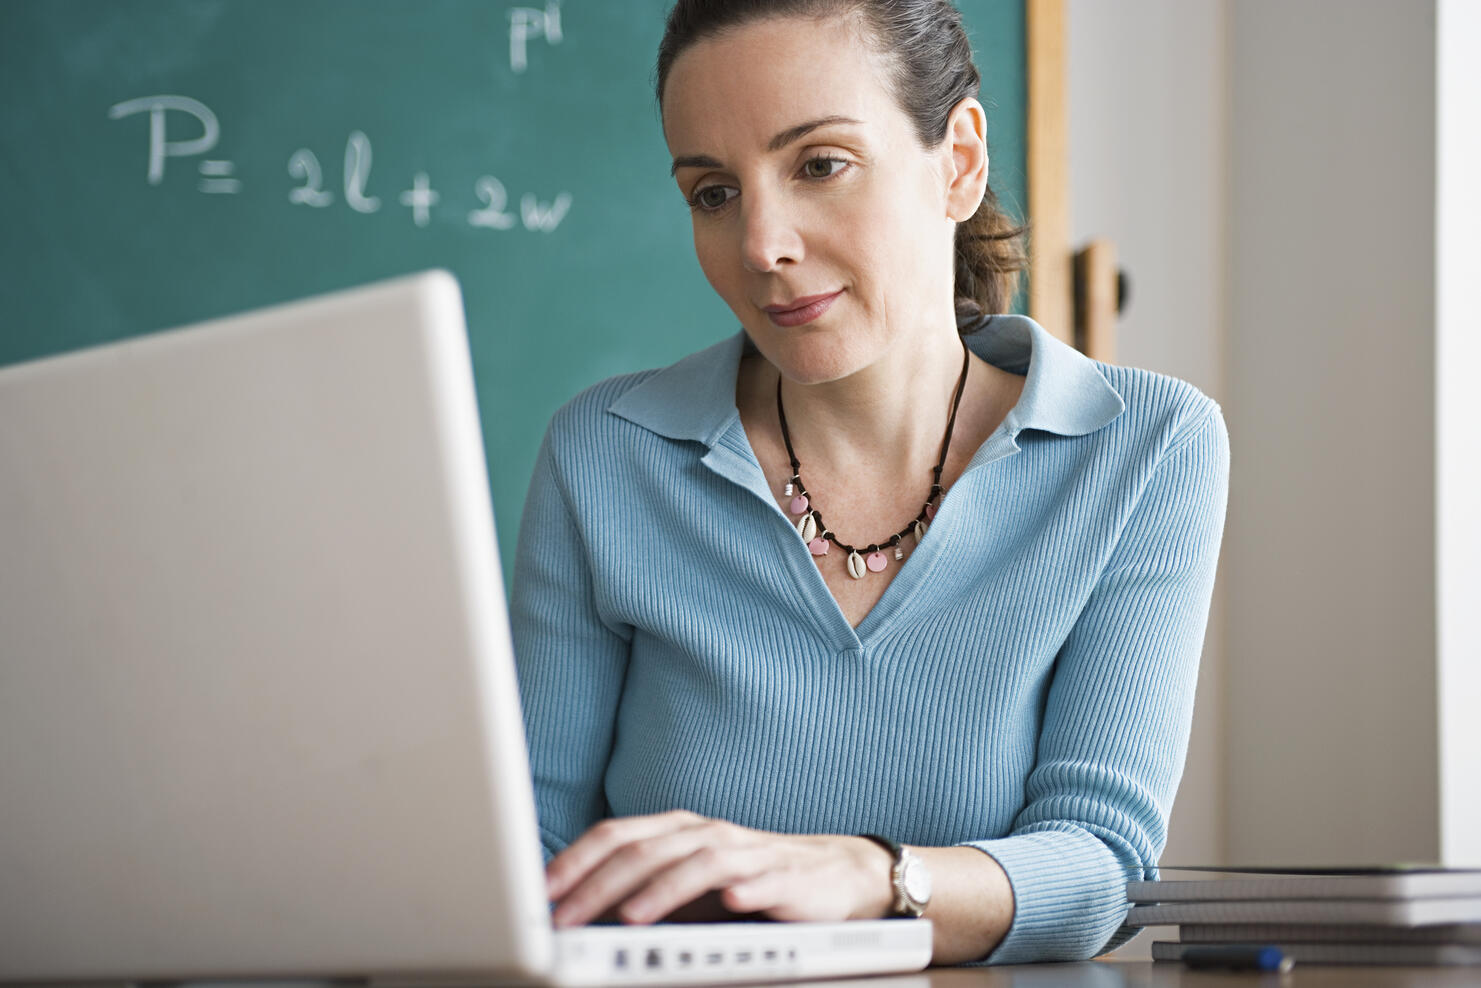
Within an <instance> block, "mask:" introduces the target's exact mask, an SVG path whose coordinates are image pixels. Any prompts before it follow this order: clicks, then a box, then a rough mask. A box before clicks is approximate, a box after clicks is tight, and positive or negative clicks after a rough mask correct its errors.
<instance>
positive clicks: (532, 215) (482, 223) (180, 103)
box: [108, 3, 572, 233]
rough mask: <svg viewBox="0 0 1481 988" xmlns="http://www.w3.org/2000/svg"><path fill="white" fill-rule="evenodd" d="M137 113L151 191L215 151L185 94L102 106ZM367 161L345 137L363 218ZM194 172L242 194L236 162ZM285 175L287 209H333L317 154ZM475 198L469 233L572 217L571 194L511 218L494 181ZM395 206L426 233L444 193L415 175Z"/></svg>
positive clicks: (299, 154)
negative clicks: (191, 127)
mask: <svg viewBox="0 0 1481 988" xmlns="http://www.w3.org/2000/svg"><path fill="white" fill-rule="evenodd" d="M519 9H522V10H528V9H529V8H519ZM542 16H550V17H553V18H555V22H554V28H553V30H552V28H551V26H550V25H549V24H547V25H546V26H545V27H544V28H543V30H544V32H545V36H546V38H547V40H549V39H551V38H552V37H553V38H554V39H555V40H559V38H560V22H559V18H560V11H559V6H558V5H557V4H554V3H552V4H550V5H548V7H547V12H546V13H545V14H542ZM171 112H174V113H176V114H179V113H184V114H188V115H189V116H191V117H193V118H194V119H195V120H196V122H197V123H199V125H200V128H201V133H200V135H199V136H197V137H191V138H189V139H188V140H180V139H178V135H174V134H172V133H171V126H170V120H171V118H170V114H171ZM137 113H148V114H149V154H148V167H147V169H146V171H145V178H146V180H147V181H148V182H149V184H150V185H159V184H160V183H162V182H163V181H164V177H165V166H166V163H167V162H168V160H169V159H170V158H186V157H191V156H195V155H203V154H206V153H207V152H209V151H211V150H213V149H215V147H216V145H217V144H218V143H219V142H220V140H221V122H220V121H219V120H218V119H217V118H216V114H215V113H213V112H212V111H211V108H210V107H208V106H206V105H205V104H204V103H202V102H200V101H199V100H195V99H192V98H190V97H189V96H176V95H161V96H142V97H139V98H138V99H131V100H125V101H123V102H121V103H115V104H114V105H113V106H111V107H109V108H108V117H109V119H111V120H122V119H124V118H125V117H130V116H133V115H134V114H137ZM172 138H173V139H172ZM373 161H374V156H373V152H372V149H371V144H370V138H369V137H368V136H366V134H365V133H364V132H363V131H359V130H355V131H351V132H350V134H349V137H348V138H347V139H346V140H345V153H344V184H343V188H342V196H343V200H344V203H345V205H346V206H348V207H349V208H350V209H352V210H354V211H355V212H357V213H361V214H365V215H369V214H372V213H376V212H379V211H380V208H381V199H380V197H379V196H376V195H371V194H370V191H369V190H370V178H371V165H372V163H373ZM196 167H197V169H198V171H199V173H200V176H201V178H200V182H199V184H198V185H197V186H196V188H197V189H198V190H199V191H200V192H203V193H206V194H208V195H234V194H236V193H239V192H241V191H242V180H241V179H240V178H238V177H237V176H236V167H237V166H236V162H235V161H231V160H228V159H221V158H212V159H208V160H207V159H203V160H201V161H198V162H197V163H196ZM288 177H289V178H291V179H293V180H294V181H296V182H297V183H299V184H297V185H294V186H292V187H290V188H289V189H288V202H289V204H291V205H294V206H307V207H309V208H311V209H324V208H327V207H328V206H330V205H332V204H333V203H334V201H335V196H334V193H333V192H331V191H330V190H328V189H326V188H325V187H324V169H323V167H322V166H321V165H320V164H319V156H318V155H316V154H315V153H314V152H313V150H312V149H310V148H299V149H298V150H296V151H294V152H293V154H292V155H291V156H289V158H288ZM473 194H474V196H475V197H476V198H477V199H478V201H479V202H481V203H483V205H482V207H481V208H479V209H474V210H472V211H470V212H468V213H467V214H466V222H467V223H468V225H469V226H471V227H475V228H479V229H486V230H511V229H513V228H514V227H515V226H516V225H520V226H523V227H524V229H525V230H527V231H529V232H531V233H553V232H554V231H555V228H556V227H558V226H559V225H560V223H561V221H562V220H564V219H565V218H566V215H567V213H569V212H570V209H571V202H572V198H571V194H570V193H569V192H560V193H557V194H556V196H555V198H554V199H552V200H550V201H549V202H545V201H542V200H541V199H539V198H538V197H537V196H536V195H535V194H534V193H531V192H527V193H525V194H524V195H522V196H521V197H520V200H519V214H518V215H517V216H516V215H514V214H513V213H511V212H509V211H508V207H509V192H508V190H507V189H506V188H505V187H504V183H503V182H501V181H499V180H498V179H497V178H495V177H494V176H492V175H482V176H479V178H478V179H477V180H476V181H475V182H474V183H473ZM397 201H398V202H400V203H401V205H403V206H406V207H407V208H408V209H410V210H411V220H412V222H413V223H414V224H415V225H416V226H417V227H426V226H428V225H429V224H430V223H431V222H432V210H433V207H435V206H437V205H438V203H440V202H441V201H442V194H441V193H440V192H438V191H437V190H436V189H435V188H433V185H432V178H431V175H430V174H429V173H428V172H425V171H419V172H417V173H415V174H414V175H413V176H412V184H411V188H409V189H406V190H405V191H403V192H401V193H400V195H399V197H398V199H397Z"/></svg>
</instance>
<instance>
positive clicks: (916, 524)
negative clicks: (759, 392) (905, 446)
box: [776, 343, 971, 580]
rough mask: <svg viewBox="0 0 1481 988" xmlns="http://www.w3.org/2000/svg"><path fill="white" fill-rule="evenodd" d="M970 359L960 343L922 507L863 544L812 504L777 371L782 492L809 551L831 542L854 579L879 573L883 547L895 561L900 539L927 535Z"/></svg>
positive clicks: (823, 550) (820, 552)
mask: <svg viewBox="0 0 1481 988" xmlns="http://www.w3.org/2000/svg"><path fill="white" fill-rule="evenodd" d="M970 362H971V354H970V352H969V351H968V350H967V344H966V343H963V344H962V374H961V377H959V378H957V382H956V394H954V395H953V396H952V399H951V414H950V415H948V416H947V419H946V435H945V436H943V437H942V438H941V459H940V460H939V461H937V463H936V468H935V469H934V470H932V471H931V493H930V495H929V496H927V498H926V504H925V507H923V508H921V510H920V514H918V515H916V516H915V518H913V519H912V520H911V522H910V524H908V525H906V526H905V527H904V528H902V529H900V531H898V532H896V533H895V534H894V535H891V536H890V537H889V538H887V539H885V540H884V541H883V542H875V543H872V544H870V545H867V546H863V547H862V548H858V547H855V546H851V545H847V544H845V543H843V542H840V541H839V540H838V536H836V535H834V534H833V533H832V532H830V531H829V530H828V526H827V525H826V524H825V523H824V522H823V515H822V513H821V512H819V511H818V509H817V508H816V507H814V506H813V504H812V499H811V498H810V497H809V496H808V493H807V487H806V486H805V485H804V484H803V483H802V464H800V463H798V462H797V454H796V453H795V452H793V450H792V435H791V433H790V432H788V430H787V413H786V410H785V409H783V408H782V378H781V375H777V381H776V413H777V418H778V419H779V420H780V421H781V423H782V441H783V442H784V443H786V444H787V456H788V458H789V459H791V461H792V479H791V480H789V481H788V482H787V484H786V486H785V487H783V488H782V493H783V494H784V495H785V496H787V497H790V498H791V499H792V504H791V508H792V514H794V515H798V516H800V517H799V518H798V521H797V523H796V524H797V534H799V535H801V536H802V541H804V542H806V543H807V548H808V551H809V552H811V553H812V554H813V555H814V556H826V555H827V554H828V543H830V542H831V543H833V544H834V545H836V546H838V548H840V549H842V550H843V551H844V552H846V553H848V575H849V576H851V577H853V578H854V579H856V580H862V579H863V578H864V574H865V573H866V572H868V573H878V572H880V571H882V570H883V569H884V568H885V566H887V565H888V559H887V557H886V556H885V553H884V550H886V549H891V548H893V549H894V550H895V559H896V560H897V561H898V560H900V559H904V558H905V550H904V549H903V548H901V546H900V540H901V539H903V538H904V537H905V536H907V535H912V536H914V537H915V544H916V545H920V540H921V539H923V538H925V537H926V529H927V528H928V527H929V526H930V523H931V520H932V519H933V518H935V517H936V502H937V500H939V499H940V498H941V496H942V495H943V494H945V493H946V492H945V490H944V489H943V488H942V486H941V470H942V469H943V468H944V467H945V466H946V453H947V451H948V450H949V449H951V430H952V427H953V426H955V425H956V410H957V407H958V406H959V405H961V403H962V391H963V390H965V387H966V384H967V367H968V365H969V364H970Z"/></svg>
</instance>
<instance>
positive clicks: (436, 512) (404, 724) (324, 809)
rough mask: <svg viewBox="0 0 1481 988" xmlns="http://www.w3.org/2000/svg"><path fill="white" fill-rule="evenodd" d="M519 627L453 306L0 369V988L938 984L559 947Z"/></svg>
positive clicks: (668, 934) (796, 927) (411, 280)
mask: <svg viewBox="0 0 1481 988" xmlns="http://www.w3.org/2000/svg"><path fill="white" fill-rule="evenodd" d="M504 599H505V598H504V589H503V586H502V582H501V578H500V572H499V563H498V556H497V552H496V548H495V538H494V523H493V515H492V510H491V506H490V503H489V495H488V481H487V475H486V472H485V464H484V457H483V446H482V441H481V437H480V432H479V418H478V409H477V404H476V400H475V395H474V389H473V378H472V373H471V369H470V363H469V358H468V348H467V338H466V335H465V330H464V325H463V310H462V301H461V296H460V294H459V291H458V286H457V283H456V281H454V279H453V278H452V276H451V275H449V274H447V273H445V272H429V273H425V274H419V275H413V276H409V277H406V278H401V279H397V280H393V281H388V282H383V283H379V284H376V285H370V286H367V287H365V288H361V289H356V290H352V291H346V292H340V293H336V294H333V295H326V296H323V297H320V298H316V299H310V300H307V301H304V302H298V303H293V304H289V305H283V306H277V307H273V308H269V309H263V310H260V311H257V312H252V313H247V314H245V315H241V316H236V317H232V318H228V319H221V320H217V321H213V322H209V323H204V324H201V325H198V326H192V327H187V328H185V329H179V330H174V331H170V332H165V333H160V334H156V335H153V336H148V337H143V338H139V339H135V340H130V341H127V342H122V343H116V344H110V345H107V346H102V347H97V348H94V349H90V350H86V351H81V352H77V353H73V354H67V355H63V356H59V357H54V358H49V359H45V360H39V361H34V362H31V363H27V364H20V365H15V366H12V367H8V368H0V981H25V982H37V981H45V980H71V981H76V980H90V979H98V980H111V981H115V982H117V981H155V980H158V981H175V980H196V979H222V978H246V977H250V978H258V979H261V978H299V979H301V978H311V979H340V978H345V979H366V980H368V981H372V982H376V983H384V984H427V983H447V984H455V983H470V982H487V981H490V980H519V981H534V982H549V983H560V984H597V983H606V984H618V983H658V982H685V983H689V982H701V981H752V980H783V979H786V980H795V979H799V978H811V977H820V976H836V975H848V974H860V973H865V972H889V971H907V970H915V969H919V968H921V967H924V966H925V964H926V963H927V962H928V960H929V957H930V950H931V931H930V925H929V923H927V922H923V921H915V922H910V921H880V922H870V923H844V924H784V923H776V924H771V923H767V924H754V923H753V924H725V925H695V926H679V925H674V926H658V927H646V928H644V927H589V928H586V929H580V930H570V931H559V932H557V931H554V930H553V929H552V928H551V925H550V920H549V910H548V905H547V903H546V900H545V894H544V874H543V869H542V862H541V853H540V847H539V843H538V837H537V830H536V824H535V809H534V800H533V795H532V790H531V785H530V777H529V764H528V761H527V757H526V752H525V739H524V731H523V727H522V724H521V719H520V710H519V701H518V697H517V694H516V689H515V680H514V673H513V667H512V655H511V647H510V640H509V630H508V622H507V617H506V614H505V607H504Z"/></svg>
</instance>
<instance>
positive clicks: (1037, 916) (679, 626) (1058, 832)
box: [511, 316, 1229, 963]
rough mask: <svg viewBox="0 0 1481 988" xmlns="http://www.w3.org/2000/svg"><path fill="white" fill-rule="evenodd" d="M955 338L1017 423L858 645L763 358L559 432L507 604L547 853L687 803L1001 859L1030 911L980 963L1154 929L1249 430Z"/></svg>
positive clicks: (666, 378) (990, 335)
mask: <svg viewBox="0 0 1481 988" xmlns="http://www.w3.org/2000/svg"><path fill="white" fill-rule="evenodd" d="M965 339H966V342H967V344H968V346H969V347H970V348H971V350H972V351H973V352H974V353H976V354H977V355H978V356H980V357H982V358H983V359H984V360H986V361H988V362H989V363H991V364H994V365H995V366H997V367H1000V368H1003V369H1004V370H1007V371H1010V372H1012V373H1015V374H1020V375H1024V376H1025V382H1024V387H1023V391H1022V394H1021V397H1020V398H1019V401H1018V403H1017V405H1016V406H1015V407H1014V408H1013V409H1012V410H1011V411H1010V412H1009V413H1008V415H1007V417H1006V418H1005V419H1004V421H1003V422H1002V424H1001V425H1000V426H999V427H998V428H997V429H996V431H994V432H993V433H992V434H991V435H990V436H989V437H988V439H987V440H986V441H985V442H984V443H983V444H982V446H981V447H980V448H978V449H977V451H976V453H975V455H974V456H973V457H972V458H971V460H970V462H969V464H968V466H967V468H966V470H965V472H964V473H963V474H962V475H961V477H960V478H958V480H957V481H956V483H955V484H953V485H952V487H951V488H950V489H949V490H948V491H947V492H946V495H945V497H944V499H943V500H942V501H941V502H940V506H939V509H938V511H937V512H936V515H935V518H934V521H933V522H932V523H931V525H930V528H929V531H928V532H927V534H926V537H925V539H924V540H923V541H922V542H921V543H920V545H919V546H918V547H916V548H915V549H914V550H913V551H912V552H911V553H910V554H909V555H908V556H907V558H906V559H905V561H904V562H903V563H897V562H895V561H894V559H893V556H891V557H890V559H889V563H888V565H890V566H897V565H898V566H901V567H902V568H901V570H900V572H899V573H898V574H897V575H895V578H894V581H893V582H892V583H891V584H890V585H889V586H888V587H887V588H886V590H885V592H884V596H883V597H882V598H880V600H879V602H878V603H877V604H876V605H875V606H874V608H873V610H871V611H870V612H869V613H868V615H867V616H866V617H865V618H864V620H863V621H862V622H861V623H860V624H859V625H858V627H857V628H855V627H853V626H851V625H850V623H849V622H848V620H847V619H846V618H845V617H844V615H843V612H842V611H841V610H840V608H839V607H838V605H837V602H836V601H835V600H834V599H833V597H832V595H831V594H830V592H829V591H828V588H827V586H826V584H825V583H824V581H823V578H822V575H821V574H820V573H819V572H818V569H817V565H816V564H815V562H814V560H813V557H812V556H811V554H810V553H809V551H808V547H807V546H806V545H805V544H804V543H803V542H802V540H801V538H800V537H799V536H798V533H797V530H796V528H794V525H793V519H791V518H789V517H787V516H786V515H785V514H784V513H783V511H782V510H781V508H780V507H778V504H777V500H776V493H777V492H776V491H775V490H773V488H776V487H779V486H780V484H781V483H783V482H785V480H786V478H777V477H767V476H764V475H763V474H762V471H761V468H760V465H759V464H758V462H757V460H756V457H755V455H754V453H753V452H752V449H751V446H750V444H749V442H748V441H747V438H746V434H745V431H744V429H743V428H742V425H741V420H740V415H739V412H738V410H737V408H736V403H735V385H736V374H737V371H738V368H739V363H740V360H741V357H742V355H743V352H744V351H745V350H746V348H747V347H749V345H750V344H749V341H748V340H747V339H746V338H745V336H744V334H737V335H736V336H733V337H731V338H729V339H726V340H724V341H722V342H720V343H718V344H716V345H715V346H712V347H710V348H709V349H706V350H703V351H701V352H699V353H696V354H694V355H692V356H690V357H688V358H685V359H684V360H681V361H680V362H678V363H676V364H674V365H672V366H670V367H668V368H665V369H662V370H657V371H646V372H642V373H637V374H629V375H624V376H621V377H615V378H612V379H610V380H607V381H604V382H602V383H600V384H598V385H596V386H594V387H592V388H590V389H588V390H586V391H584V392H582V393H581V394H580V395H578V396H577V397H576V398H574V399H573V400H572V401H571V402H569V403H568V404H567V405H565V406H564V407H563V408H561V409H560V411H558V412H557V413H556V414H555V416H554V418H553V419H552V421H551V423H550V427H549V430H548V432H547V434H546V436H545V439H544V442H543V444H542V446H541V449H540V453H539V456H538V458H537V462H536V466H535V470H534V476H533V479H532V481H531V484H530V491H529V496H528V498H527V500H526V503H525V510H524V516H523V519H522V524H521V527H520V532H519V544H518V550H517V553H516V562H515V570H514V575H513V581H512V582H513V587H512V596H511V616H512V623H513V632H514V643H515V653H516V659H517V665H518V672H519V684H520V691H521V698H522V701H523V704H524V711H525V720H526V731H527V736H528V740H529V746H530V760H531V769H532V772H533V775H534V783H535V793H536V803H537V808H538V812H539V819H540V832H541V839H542V842H543V844H544V849H545V854H546V856H547V858H548V857H550V856H551V855H553V854H554V853H556V852H558V851H559V850H560V849H561V848H563V847H564V846H566V845H567V844H568V843H570V842H571V841H572V840H574V839H575V838H576V837H578V836H579V835H580V834H581V833H582V832H583V831H585V830H586V828H587V827H589V826H591V825H592V824H593V823H596V822H597V821H598V820H600V819H602V818H604V817H608V816H627V815H633V814H646V813H658V812H662V811H665V810H670V809H675V808H684V809H688V810H692V811H694V812H696V813H700V814H703V815H706V816H710V817H717V818H723V819H726V820H730V821H733V822H735V823H739V824H742V825H744V826H748V827H755V828H760V829H764V830H770V831H776V832H783V833H808V834H859V833H877V834H884V835H887V836H889V837H892V838H894V839H896V840H898V841H900V842H902V843H905V844H913V845H917V846H951V845H970V846H972V847H975V848H977V849H979V850H981V851H982V852H984V853H986V854H989V855H991V856H992V857H993V858H994V859H996V861H997V862H998V863H999V864H1000V865H1001V866H1002V868H1003V870H1004V871H1005V872H1006V873H1007V876H1008V879H1009V881H1010V882H1011V884H1012V888H1013V896H1014V916H1013V923H1012V926H1011V928H1010V930H1009V931H1008V933H1007V935H1006V936H1005V937H1004V939H1003V940H1002V941H1001V943H1000V944H999V945H998V947H997V948H996V949H995V950H994V951H993V953H992V954H991V955H990V956H989V957H988V958H986V959H985V960H987V961H988V962H993V963H1008V962H1022V961H1034V960H1055V959H1080V958H1085V957H1089V956H1092V955H1094V954H1096V953H1099V952H1102V951H1104V950H1106V949H1109V948H1111V947H1114V946H1116V945H1118V944H1119V943H1121V942H1124V940H1125V939H1127V938H1129V936H1130V935H1131V934H1132V933H1133V932H1134V930H1130V929H1128V928H1124V927H1123V926H1122V923H1123V920H1124V919H1125V916H1126V910H1127V904H1126V898H1125V883H1126V882H1127V881H1128V880H1134V879H1141V878H1143V877H1144V876H1146V877H1150V876H1148V874H1147V873H1148V870H1149V869H1151V868H1152V867H1154V866H1155V864H1156V861H1157V856H1158V854H1159V853H1160V852H1161V850H1162V847H1163V845H1164V843H1165V840H1166V828H1167V819H1168V814H1169V812H1170V810H1171V807H1172V801H1173V796H1174V793H1175V792H1176V790H1177V785H1178V779H1179V777H1180V776H1181V774H1182V769H1183V761H1184V756H1185V753H1186V750H1187V740H1188V733H1189V723H1190V720H1191V717H1192V711H1193V692H1194V685H1195V681H1196V679H1197V671H1198V661H1199V655H1200V652H1201V649H1202V644H1203V636H1204V629H1205V625H1206V623H1207V618H1208V607H1209V600H1210V597H1211V594H1212V590H1213V582H1214V569H1215V564H1216V562H1217V557H1218V551H1219V542H1220V537H1221V534H1222V530H1223V521H1224V510H1225V502H1226V496H1227V489H1228V468H1229V447H1228V435H1227V433H1226V431H1225V427H1224V422H1223V418H1222V416H1221V414H1220V410H1219V407H1218V405H1217V404H1215V403H1214V402H1213V401H1212V400H1211V399H1209V398H1208V397H1206V396H1205V395H1203V394H1202V393H1200V392H1199V391H1198V390H1197V389H1196V388H1194V387H1193V386H1191V385H1189V384H1187V383H1184V382H1182V381H1179V380H1176V379H1174V378H1170V377H1166V376H1163V375H1160V374H1155V373H1152V372H1149V371H1144V370H1135V369H1131V368H1126V367H1118V366H1114V365H1109V364H1104V363H1100V362H1096V361H1092V360H1090V359H1088V358H1087V357H1085V356H1083V355H1081V354H1080V353H1078V352H1077V351H1075V350H1074V349H1073V348H1071V347H1069V346H1067V345H1065V344H1064V343H1062V342H1060V341H1059V340H1057V339H1055V338H1054V337H1053V336H1051V335H1050V334H1049V333H1048V332H1047V331H1045V330H1044V329H1043V328H1042V327H1040V326H1039V325H1038V324H1036V323H1034V322H1033V321H1032V320H1030V319H1028V318H1026V317H1023V316H996V317H992V318H989V319H986V320H984V321H983V324H982V325H981V326H980V327H978V328H977V329H976V331H974V332H973V333H972V334H971V335H969V336H967V337H965ZM824 558H825V559H827V560H829V564H831V565H840V562H839V561H838V560H837V559H834V558H832V557H824ZM865 578H866V579H868V577H867V576H866V577H865Z"/></svg>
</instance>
